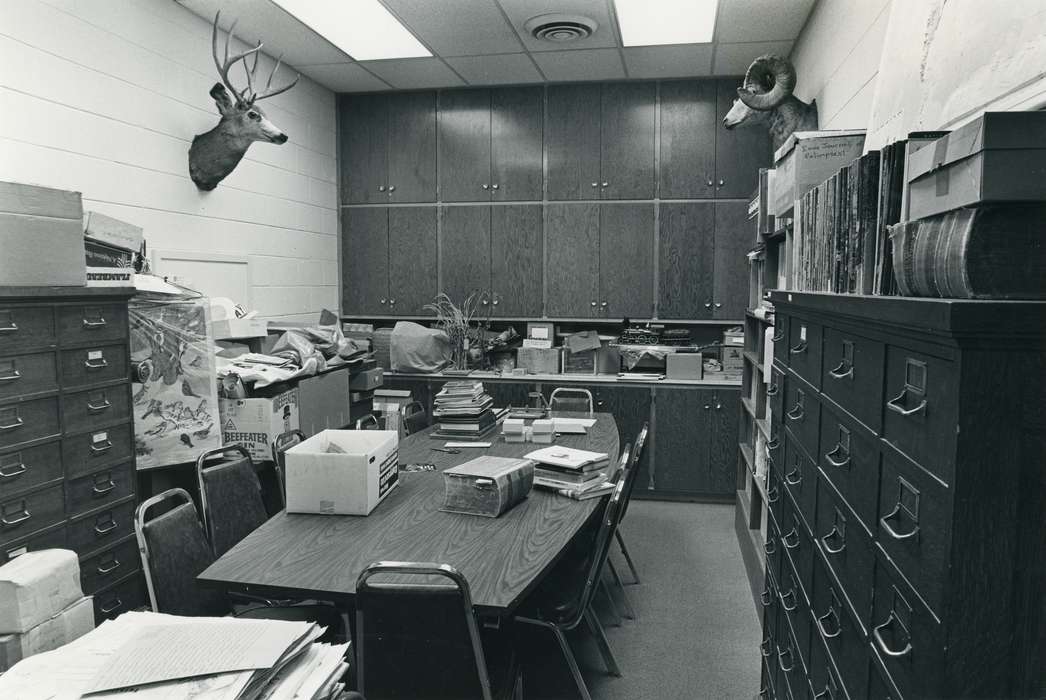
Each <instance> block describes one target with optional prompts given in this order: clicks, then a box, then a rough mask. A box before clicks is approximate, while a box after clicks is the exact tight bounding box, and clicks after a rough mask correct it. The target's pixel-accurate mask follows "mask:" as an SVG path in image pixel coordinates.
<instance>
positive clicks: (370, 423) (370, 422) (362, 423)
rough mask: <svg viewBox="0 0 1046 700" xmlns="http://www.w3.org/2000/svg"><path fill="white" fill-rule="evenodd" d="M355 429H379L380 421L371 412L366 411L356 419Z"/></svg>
mask: <svg viewBox="0 0 1046 700" xmlns="http://www.w3.org/2000/svg"><path fill="white" fill-rule="evenodd" d="M356 430H381V423H379V422H378V419H377V418H376V417H375V416H374V414H373V413H368V414H367V415H365V416H360V418H359V420H357V421H356Z"/></svg>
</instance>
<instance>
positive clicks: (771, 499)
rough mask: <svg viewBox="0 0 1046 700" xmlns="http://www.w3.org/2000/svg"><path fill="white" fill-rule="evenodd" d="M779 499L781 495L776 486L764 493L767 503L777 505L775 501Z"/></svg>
mask: <svg viewBox="0 0 1046 700" xmlns="http://www.w3.org/2000/svg"><path fill="white" fill-rule="evenodd" d="M780 497H781V493H780V492H779V491H778V490H777V487H776V486H771V487H770V488H769V489H767V491H766V500H767V502H768V503H777V499H779V498H780Z"/></svg>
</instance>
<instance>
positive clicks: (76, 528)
mask: <svg viewBox="0 0 1046 700" xmlns="http://www.w3.org/2000/svg"><path fill="white" fill-rule="evenodd" d="M133 519H134V501H128V502H126V503H121V504H120V505H117V506H113V507H111V508H106V509H105V510H101V511H99V512H97V513H92V514H91V515H85V516H81V517H80V518H77V519H76V520H70V521H69V525H68V526H67V528H66V538H67V541H68V546H69V549H72V550H73V551H75V552H76V553H77V554H79V555H81V556H83V555H85V554H90V553H91V552H94V551H95V550H97V549H99V548H101V547H107V546H110V545H111V544H112V543H114V542H116V541H117V540H120V539H122V538H124V537H127V536H128V535H130V534H132V533H133V532H134V521H133Z"/></svg>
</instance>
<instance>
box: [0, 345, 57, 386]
mask: <svg viewBox="0 0 1046 700" xmlns="http://www.w3.org/2000/svg"><path fill="white" fill-rule="evenodd" d="M2 341H3V338H2V337H0V342H2ZM57 388H58V370H57V368H56V367H55V361H54V353H53V352H38V353H33V354H31V355H13V356H11V357H0V399H9V398H11V397H13V396H21V395H25V394H35V393H36V392H38V391H52V390H54V389H57Z"/></svg>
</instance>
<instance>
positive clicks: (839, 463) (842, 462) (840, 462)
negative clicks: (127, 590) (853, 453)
mask: <svg viewBox="0 0 1046 700" xmlns="http://www.w3.org/2000/svg"><path fill="white" fill-rule="evenodd" d="M840 453H842V454H845V455H846V456H845V457H843V458H842V459H836V458H835V457H834V456H833V455H838V454H840ZM824 458H825V459H826V460H828V463H829V464H831V465H832V466H833V467H838V468H839V469H842V468H843V467H845V466H846V465H847V464H849V463H850V453H849V452H845V451H844V450H843V446H842V445H840V444H839V443H836V444H835V447H833V448H832V451H831V452H826V453H825V455H824Z"/></svg>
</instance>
